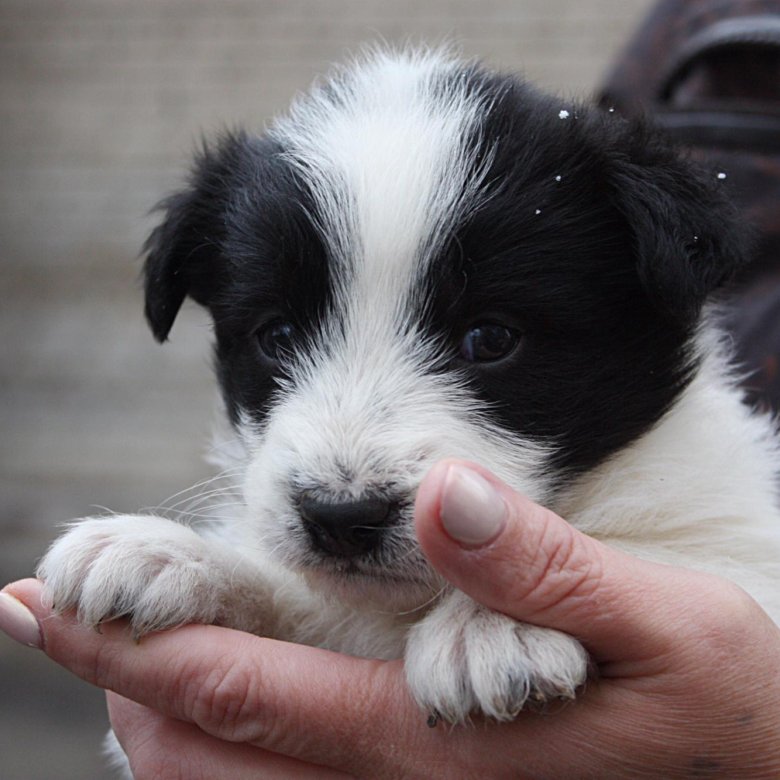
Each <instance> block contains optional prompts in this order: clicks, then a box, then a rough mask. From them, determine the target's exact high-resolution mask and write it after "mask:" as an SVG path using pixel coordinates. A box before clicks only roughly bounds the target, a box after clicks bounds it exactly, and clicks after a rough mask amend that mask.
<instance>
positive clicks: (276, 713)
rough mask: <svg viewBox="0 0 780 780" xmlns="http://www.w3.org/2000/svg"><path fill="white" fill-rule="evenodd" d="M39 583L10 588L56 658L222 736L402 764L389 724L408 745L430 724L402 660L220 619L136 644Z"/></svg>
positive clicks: (347, 763)
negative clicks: (49, 599)
mask: <svg viewBox="0 0 780 780" xmlns="http://www.w3.org/2000/svg"><path fill="white" fill-rule="evenodd" d="M41 591H42V586H41V583H40V582H38V581H37V580H22V581H20V582H16V583H13V584H12V585H10V586H7V588H6V589H5V591H4V593H6V594H10V595H11V596H13V597H14V598H16V599H18V600H19V602H21V605H20V608H21V609H24V606H22V605H26V607H27V608H28V609H29V610H30V612H32V613H33V615H34V618H33V620H37V623H38V626H39V627H40V630H41V638H42V642H41V646H42V648H43V650H44V652H46V654H47V655H48V656H49V657H51V658H52V659H53V660H54V661H56V662H57V663H59V664H61V665H62V666H65V667H66V668H68V669H69V670H70V671H72V672H73V673H74V674H76V675H77V676H79V677H81V678H82V679H84V680H86V681H87V682H90V683H92V684H93V685H97V686H99V687H101V688H105V689H107V690H112V691H116V692H117V693H119V694H121V695H122V696H124V697H126V698H129V699H132V700H134V701H136V702H138V703H140V704H143V705H145V706H147V707H151V708H153V709H155V710H157V711H159V712H160V713H162V714H164V715H167V716H170V717H172V718H176V719H179V720H184V721H187V722H189V723H192V724H194V725H196V726H197V727H198V728H200V729H201V730H202V731H204V732H206V733H208V734H210V735H212V736H214V737H216V738H219V739H222V740H227V741H231V742H250V743H252V744H254V745H256V746H258V747H261V748H264V749H267V750H270V751H273V752H277V753H281V754H283V755H286V756H291V757H294V758H298V759H301V760H303V761H308V762H312V763H315V764H324V765H326V766H329V767H332V768H336V769H342V770H344V771H350V770H351V768H352V767H355V766H361V767H365V766H372V765H373V766H376V767H378V768H379V767H381V766H383V765H384V764H386V763H387V762H388V761H397V760H398V759H397V757H393V756H385V755H384V753H385V751H386V746H387V742H386V740H385V734H384V731H385V729H386V724H388V723H399V724H402V730H403V729H405V730H406V732H407V733H405V734H404V735H403V739H404V744H406V745H415V744H416V743H417V742H418V741H419V739H418V737H420V736H421V735H422V736H423V737H427V734H428V732H429V731H430V730H428V729H426V727H425V715H424V713H421V712H420V710H419V709H418V708H417V707H416V705H415V704H414V703H413V701H412V699H411V696H410V695H409V693H408V690H407V688H406V684H405V681H404V677H403V670H402V664H401V662H400V661H397V662H381V661H373V660H366V659H359V658H353V657H350V656H345V655H340V654H337V653H332V652H329V651H327V650H321V649H318V648H310V647H304V646H301V645H294V644H289V643H285V642H279V641H276V640H271V639H264V638H260V637H256V636H252V635H249V634H244V633H242V632H239V631H233V630H231V629H226V628H219V627H216V626H200V625H192V626H184V627H182V628H180V629H177V630H175V631H167V632H161V633H159V634H150V635H148V636H146V637H144V638H143V639H142V640H141V642H140V643H136V642H133V641H132V638H131V636H130V634H129V632H128V630H127V627H126V624H125V623H124V622H123V621H114V622H111V623H107V624H104V625H102V626H101V633H98V632H96V631H95V630H93V629H90V628H87V627H85V626H82V625H80V624H79V623H77V622H76V621H75V619H74V618H73V617H72V616H70V615H67V614H66V615H57V614H53V613H52V612H51V611H50V610H48V609H47V608H46V607H45V606H44V605H43V604H42V601H41ZM17 638H19V637H17ZM396 737H397V738H399V739H400V738H401V735H396ZM377 776H379V774H377Z"/></svg>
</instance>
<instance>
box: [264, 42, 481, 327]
mask: <svg viewBox="0 0 780 780" xmlns="http://www.w3.org/2000/svg"><path fill="white" fill-rule="evenodd" d="M484 111H485V100H484V98H483V97H481V96H480V95H479V94H478V93H477V92H476V91H475V90H474V89H473V87H472V88H470V87H469V85H468V83H467V79H466V77H465V75H464V72H463V66H462V64H461V63H459V62H457V61H456V60H454V59H451V58H449V57H448V56H447V55H446V54H445V53H443V52H441V51H438V52H424V53H420V52H415V53H402V54H392V53H382V52H380V53H375V54H373V55H372V56H371V57H370V59H369V61H368V62H363V63H360V64H359V65H357V66H355V67H353V68H352V69H347V70H345V71H343V72H341V73H339V74H337V75H336V76H335V77H334V78H333V79H332V80H331V81H329V82H328V83H326V84H325V85H323V86H319V87H316V88H315V89H314V90H313V91H312V93H311V94H309V95H307V96H306V97H303V98H301V99H299V100H298V101H297V102H296V103H295V104H294V105H293V107H292V109H291V111H290V114H289V116H288V117H286V118H283V119H280V120H279V121H278V122H277V123H276V125H275V126H274V127H273V128H272V129H271V131H270V132H271V135H272V136H273V137H274V138H276V139H277V140H278V141H280V143H281V144H282V145H283V146H284V147H285V149H286V152H287V156H288V159H289V160H290V161H291V162H292V164H293V165H295V167H296V168H297V169H298V170H299V172H300V173H301V174H302V176H303V177H304V179H305V180H306V181H307V182H308V183H309V185H310V188H311V192H312V196H313V199H314V203H315V210H316V213H315V214H314V215H312V216H313V217H314V219H315V220H317V222H318V223H319V225H320V228H321V229H322V230H323V232H324V234H325V236H326V240H327V242H328V244H329V247H330V249H331V251H332V252H333V253H334V254H335V257H334V261H335V262H336V264H337V267H336V268H334V269H333V270H334V271H335V274H334V275H336V276H341V280H340V281H341V282H342V283H344V282H345V281H346V282H347V283H348V284H349V286H350V287H351V289H350V290H349V291H348V292H347V291H346V290H343V291H342V292H345V293H347V295H348V297H349V298H350V299H352V300H353V301H355V300H356V299H358V300H362V301H364V302H367V299H372V300H373V301H374V303H377V302H381V303H382V305H383V306H384V307H386V308H389V307H388V304H391V305H392V308H393V309H394V310H395V311H396V312H397V311H399V309H398V306H399V304H402V301H403V298H404V297H405V294H406V292H407V291H408V290H410V289H412V288H413V282H414V280H415V279H416V277H417V275H418V274H419V272H420V270H422V267H423V266H424V264H425V261H426V260H428V259H429V258H430V257H431V256H432V255H433V253H434V252H435V250H436V248H438V247H440V246H441V242H442V240H443V238H444V237H445V236H446V234H447V231H448V229H450V228H451V227H452V225H453V224H454V223H455V222H456V221H457V220H458V219H459V218H461V217H462V216H463V214H464V212H465V211H466V210H468V209H471V208H474V206H475V205H476V204H477V203H478V198H479V190H480V186H481V183H482V182H481V179H482V177H483V176H484V170H485V167H486V161H483V163H482V164H481V166H480V168H479V169H478V170H477V166H476V164H475V161H474V159H473V155H474V152H475V146H476V144H475V143H474V140H475V137H476V136H477V135H478V133H479V130H480V121H481V118H482V116H483V115H484ZM355 286H357V289H356V287H355Z"/></svg>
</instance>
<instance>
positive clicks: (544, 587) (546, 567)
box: [415, 460, 714, 662]
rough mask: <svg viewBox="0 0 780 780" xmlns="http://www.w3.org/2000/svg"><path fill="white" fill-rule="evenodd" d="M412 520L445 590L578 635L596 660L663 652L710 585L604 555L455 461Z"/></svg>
mask: <svg viewBox="0 0 780 780" xmlns="http://www.w3.org/2000/svg"><path fill="white" fill-rule="evenodd" d="M415 516H416V525H417V535H418V538H419V541H420V545H421V547H422V549H423V551H424V553H425V554H426V556H427V557H428V559H429V561H430V563H431V564H432V565H433V566H434V567H435V568H436V569H437V570H438V571H439V572H440V573H441V574H442V575H443V576H444V577H446V579H447V580H449V581H450V582H451V583H452V584H453V585H455V586H456V587H457V588H459V589H460V590H462V591H464V592H465V593H467V594H468V595H469V596H471V597H472V598H473V599H475V600H476V601H478V602H479V603H481V604H484V605H485V606H487V607H490V608H491V609H495V610H497V611H499V612H504V613H505V614H508V615H510V616H511V617H513V618H515V619H516V620H520V621H523V622H527V623H533V624H537V625H542V626H546V627H548V628H556V629H558V630H560V631H564V632H565V633H567V634H570V635H572V636H575V637H577V638H578V639H579V640H580V641H581V642H583V644H584V645H585V646H586V647H587V648H588V650H589V651H590V652H591V654H592V655H593V656H594V658H595V659H596V660H597V661H600V662H609V661H615V662H620V661H628V662H631V661H638V660H647V659H648V658H651V657H657V656H658V655H662V654H664V653H666V652H667V651H668V650H669V648H670V646H671V645H672V644H673V640H674V638H675V634H676V630H677V629H676V628H675V627H674V625H673V620H671V619H670V617H669V616H670V613H671V614H672V615H674V614H680V613H681V612H682V613H686V612H687V610H685V609H684V608H683V609H682V610H680V609H674V605H675V603H677V604H678V605H680V602H681V599H684V598H687V599H689V600H691V601H693V603H695V598H696V596H695V594H696V593H697V592H701V589H702V588H706V587H707V586H708V582H709V580H710V579H711V578H709V577H707V576H706V575H700V574H697V573H694V572H688V571H686V570H683V569H677V568H674V567H671V566H663V565H660V564H653V563H649V562H646V561H642V560H639V559H637V558H634V557H633V556H630V555H627V554H624V553H621V552H619V551H617V550H614V549H612V548H610V547H607V546H606V545H604V544H602V543H600V542H598V541H597V540H595V539H593V538H591V537H589V536H586V535H585V534H582V533H580V532H579V531H577V530H576V529H575V528H574V527H573V526H571V525H569V524H568V523H567V522H566V521H564V520H563V519H562V518H560V517H558V515H556V514H555V513H554V512H551V511H549V510H548V509H545V508H544V507H541V506H539V505H538V504H535V503H534V502H533V501H531V500H530V499H529V498H527V497H525V496H522V495H520V494H518V493H516V492H514V491H513V490H511V489H510V488H509V487H508V486H506V485H505V484H503V483H502V482H500V481H499V480H498V479H497V478H496V477H494V476H493V475H492V474H490V473H489V472H488V471H486V470H485V469H483V468H481V467H480V466H477V465H474V464H469V463H465V462H462V461H455V460H447V461H442V462H441V463H439V464H437V465H436V466H435V467H434V468H433V469H432V470H431V472H430V473H429V474H428V475H427V476H426V477H425V479H424V480H423V482H422V484H421V485H420V488H419V491H418V494H417V502H416V507H415ZM713 579H714V578H713Z"/></svg>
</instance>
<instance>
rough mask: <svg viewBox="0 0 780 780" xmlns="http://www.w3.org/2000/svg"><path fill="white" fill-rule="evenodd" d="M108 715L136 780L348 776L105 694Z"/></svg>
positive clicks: (284, 779)
mask: <svg viewBox="0 0 780 780" xmlns="http://www.w3.org/2000/svg"><path fill="white" fill-rule="evenodd" d="M108 712H109V716H110V718H111V725H112V726H113V728H114V733H115V734H116V736H117V739H118V740H119V744H120V745H121V746H122V749H123V750H124V751H125V753H126V754H127V756H128V758H129V760H130V766H131V768H132V770H133V777H135V778H136V780H145V779H146V778H148V779H149V780H152V779H153V778H160V777H186V778H188V780H213V778H215V777H230V778H231V780H256V779H257V777H258V776H262V777H263V779H264V780H276V779H277V778H278V780H288V779H289V778H290V777H295V778H300V780H321V779H322V780H338V778H347V777H350V775H347V774H344V773H343V772H338V771H334V770H331V769H327V768H326V767H323V766H315V765H313V764H306V763H304V762H302V761H299V760H297V759H295V758H289V757H287V756H282V755H279V754H278V753H271V752H269V751H267V750H263V749H262V748H258V747H254V746H253V745H248V744H246V743H241V742H240V743H234V742H225V741H224V740H221V739H217V738H216V737H212V736H211V735H209V734H206V733H204V732H203V731H201V730H200V729H199V728H198V727H197V726H195V725H194V724H192V723H185V722H184V721H181V720H174V719H173V718H170V717H167V716H165V715H161V714H160V713H159V712H157V711H155V710H152V709H149V708H148V707H145V706H144V705H143V704H138V703H136V702H134V701H131V700H130V699H125V698H123V697H121V696H119V695H117V694H115V693H109V694H108Z"/></svg>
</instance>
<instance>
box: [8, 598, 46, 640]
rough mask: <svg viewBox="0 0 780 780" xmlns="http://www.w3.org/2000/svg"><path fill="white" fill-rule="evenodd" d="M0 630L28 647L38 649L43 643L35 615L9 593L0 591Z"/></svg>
mask: <svg viewBox="0 0 780 780" xmlns="http://www.w3.org/2000/svg"><path fill="white" fill-rule="evenodd" d="M0 631H4V632H5V633H6V634H8V636H10V637H11V639H15V640H16V641H17V642H19V643H20V644H22V645H27V646H28V647H36V648H38V649H40V648H41V646H42V644H43V643H42V641H41V629H40V627H39V626H38V621H37V620H36V619H35V615H33V613H32V612H30V610H29V609H27V607H25V606H24V604H22V602H21V601H19V599H17V598H14V597H13V596H12V595H11V594H10V593H0Z"/></svg>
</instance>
